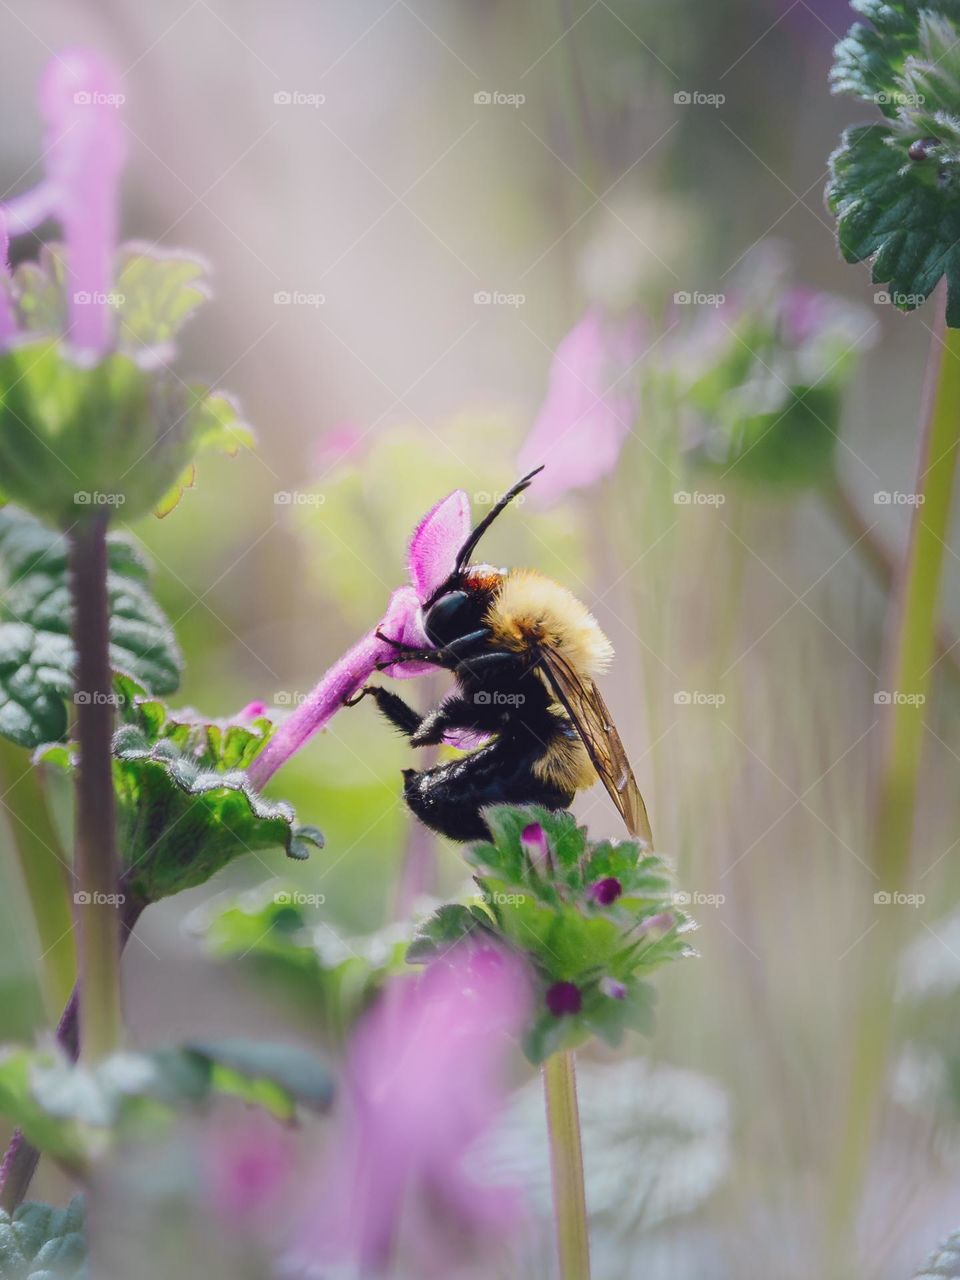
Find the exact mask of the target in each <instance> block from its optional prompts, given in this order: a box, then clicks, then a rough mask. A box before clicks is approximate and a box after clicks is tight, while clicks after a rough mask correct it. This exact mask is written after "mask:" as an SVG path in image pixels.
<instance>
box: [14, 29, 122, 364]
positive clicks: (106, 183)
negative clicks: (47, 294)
mask: <svg viewBox="0 0 960 1280" xmlns="http://www.w3.org/2000/svg"><path fill="white" fill-rule="evenodd" d="M117 84H118V78H117V76H116V74H115V72H114V70H113V68H112V67H111V66H110V65H109V64H108V63H107V62H105V61H104V60H103V59H102V58H100V56H99V55H98V54H96V53H94V52H92V51H91V50H88V49H70V50H67V52H65V53H63V54H60V55H59V56H55V57H54V58H52V59H51V61H50V62H49V63H48V64H47V66H46V69H45V70H44V73H43V78H42V80H41V82H40V110H41V114H42V115H43V118H44V122H45V124H46V132H45V135H44V153H45V159H46V176H45V178H44V179H43V181H42V182H40V183H39V185H38V186H36V187H34V188H33V189H32V190H30V191H27V192H25V193H24V194H23V195H20V196H16V197H15V198H14V199H13V200H11V201H10V202H9V203H8V204H7V206H6V214H7V226H8V230H9V232H10V234H12V235H23V234H25V233H26V232H28V231H34V230H35V229H36V228H37V227H38V226H39V225H40V224H41V223H42V222H45V221H46V219H47V218H56V219H57V221H58V222H59V223H60V226H61V229H62V231H63V236H64V240H65V241H66V246H67V256H66V271H67V289H66V293H67V299H68V304H69V323H68V329H67V335H66V336H67V337H68V338H69V339H70V341H71V343H72V344H73V346H74V347H76V348H77V349H78V350H80V351H84V352H89V353H93V354H94V355H98V356H99V355H102V354H103V353H104V352H105V351H106V350H108V349H109V347H110V345H111V343H112V339H113V324H112V316H111V310H110V307H109V304H108V303H107V300H106V299H107V295H108V294H109V293H110V291H111V288H112V286H113V259H114V253H115V250H116V242H117V217H118V206H119V199H118V191H119V183H120V171H121V169H122V167H123V161H124V155H125V146H124V134H123V126H122V125H121V123H120V119H119V112H118V107H119V106H120V105H121V104H122V102H123V95H122V94H121V93H118V91H117Z"/></svg>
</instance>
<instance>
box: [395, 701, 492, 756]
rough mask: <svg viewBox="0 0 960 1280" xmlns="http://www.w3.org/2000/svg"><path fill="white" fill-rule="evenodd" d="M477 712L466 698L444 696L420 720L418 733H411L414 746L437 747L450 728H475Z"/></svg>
mask: <svg viewBox="0 0 960 1280" xmlns="http://www.w3.org/2000/svg"><path fill="white" fill-rule="evenodd" d="M476 719H477V713H476V710H475V709H474V707H473V706H472V704H471V703H469V702H468V701H467V700H466V698H460V697H456V696H454V697H449V698H444V700H443V702H441V703H440V705H439V706H438V707H434V709H433V710H432V711H428V712H427V714H426V715H425V716H424V717H423V719H422V720H421V721H420V726H419V728H418V729H417V731H416V733H413V734H411V735H410V742H411V745H412V746H414V747H435V746H438V745H439V744H440V743H441V742H442V741H443V736H444V734H445V733H446V732H447V730H448V729H475V728H477V727H478V726H477V724H476Z"/></svg>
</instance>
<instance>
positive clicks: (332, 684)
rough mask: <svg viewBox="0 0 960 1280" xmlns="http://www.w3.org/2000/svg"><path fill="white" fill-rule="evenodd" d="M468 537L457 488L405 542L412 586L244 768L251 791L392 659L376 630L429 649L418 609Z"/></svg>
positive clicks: (399, 671) (466, 512)
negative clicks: (249, 781) (249, 764)
mask: <svg viewBox="0 0 960 1280" xmlns="http://www.w3.org/2000/svg"><path fill="white" fill-rule="evenodd" d="M469 532H470V502H469V499H468V498H467V495H466V494H465V493H464V492H463V490H462V489H457V490H455V491H454V492H453V493H451V494H450V495H449V496H448V497H446V498H444V499H443V500H442V501H441V502H438V503H437V504H436V506H435V507H433V508H431V510H430V511H428V512H427V514H426V515H425V516H424V517H423V519H422V520H421V521H420V523H419V524H418V525H417V527H416V529H415V530H414V534H413V537H412V538H411V540H410V549H409V553H408V556H407V567H408V570H409V573H410V581H411V583H412V584H413V585H412V586H405V587H399V588H398V589H397V590H396V591H394V593H393V595H392V596H391V597H390V603H389V604H388V606H387V612H386V614H385V615H384V617H383V619H382V620H381V622H380V623H379V624H378V626H377V627H376V628H374V630H373V631H371V632H369V633H368V634H367V635H365V636H364V637H363V639H362V640H359V641H358V642H357V643H356V644H355V645H354V646H353V648H352V649H350V650H348V652H347V653H345V654H344V656H343V657H342V658H341V659H340V660H339V661H338V662H335V663H334V664H333V666H332V667H330V669H329V670H328V671H327V672H326V674H325V675H324V676H323V677H322V679H321V680H320V682H319V684H317V685H316V686H315V687H314V689H313V691H312V693H311V694H310V695H309V696H308V697H307V698H306V699H305V701H304V702H303V703H302V704H301V705H300V706H299V707H298V708H297V710H296V711H295V712H294V713H293V715H291V716H290V717H289V719H287V720H285V721H284V722H283V724H282V725H281V726H280V727H279V729H277V731H276V733H275V734H274V735H273V737H272V738H271V739H270V741H269V742H268V743H267V745H266V747H265V748H264V749H263V751H262V752H261V753H260V755H258V756H257V758H256V759H255V760H254V761H253V763H252V765H251V766H250V770H249V776H250V780H251V782H252V783H253V785H254V786H255V787H257V788H260V787H262V786H263V785H264V784H265V783H266V782H267V781H268V780H269V779H270V778H271V777H272V776H273V774H274V773H275V772H276V771H277V769H279V768H280V766H281V765H282V764H284V763H285V762H286V761H287V760H289V758H290V757H291V756H292V755H293V754H294V753H295V752H296V751H299V750H300V748H301V747H302V746H303V745H304V744H305V743H306V742H307V741H308V740H309V739H310V738H312V737H313V735H314V734H315V733H316V732H317V731H318V730H320V729H322V728H323V727H324V725H325V724H327V722H328V721H329V720H330V718H331V717H332V716H333V715H334V714H335V713H336V712H337V711H339V710H340V708H341V707H342V706H343V702H344V699H345V698H349V697H351V696H352V695H353V694H355V693H356V692H357V691H358V690H359V689H360V688H361V687H362V686H363V685H364V684H365V683H366V681H367V679H368V678H369V677H370V676H371V675H372V674H373V673H374V671H375V670H376V668H377V665H378V664H379V663H381V662H387V661H389V659H390V658H391V657H392V656H393V653H394V647H393V646H392V645H390V644H388V643H387V641H385V640H381V639H380V638H379V636H377V634H376V632H377V631H380V632H381V633H382V634H383V635H385V636H390V637H391V639H394V640H399V641H401V642H402V643H403V644H406V645H409V646H411V647H414V648H421V649H422V648H430V647H431V645H430V642H429V640H428V639H427V636H426V633H425V632H424V630H423V622H422V618H421V604H422V602H423V601H425V600H427V599H428V598H429V597H430V596H431V595H432V594H433V592H434V591H435V590H436V589H437V587H439V586H440V585H441V583H443V582H444V581H445V580H446V579H447V577H448V576H449V575H450V573H451V572H452V570H453V567H454V563H455V561H456V557H457V552H458V551H459V550H460V547H461V546H462V545H463V543H464V542H465V541H466V538H467V535H468V534H469ZM432 669H433V668H432V667H431V666H430V664H429V663H425V662H407V663H402V664H395V665H394V666H392V667H390V668H388V674H389V675H392V676H395V677H397V678H400V679H404V678H407V677H410V676H418V675H421V674H422V673H423V672H425V671H430V670H432Z"/></svg>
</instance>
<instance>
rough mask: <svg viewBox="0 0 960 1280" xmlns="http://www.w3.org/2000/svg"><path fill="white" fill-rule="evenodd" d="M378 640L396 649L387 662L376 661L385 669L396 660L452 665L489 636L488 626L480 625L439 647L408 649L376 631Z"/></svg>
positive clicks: (396, 661) (382, 669)
mask: <svg viewBox="0 0 960 1280" xmlns="http://www.w3.org/2000/svg"><path fill="white" fill-rule="evenodd" d="M376 635H377V638H378V639H379V640H385V641H386V642H387V644H392V645H393V646H394V648H395V649H396V653H395V655H394V656H393V657H392V658H390V659H389V660H388V661H387V662H378V663H377V670H378V671H385V670H386V669H387V667H393V666H396V664H397V663H398V662H432V663H433V664H434V666H437V667H454V666H456V664H457V663H458V662H460V661H462V659H463V655H464V654H466V653H469V652H470V650H471V649H473V648H476V647H477V646H478V645H483V644H484V643H485V642H486V641H487V639H488V638H489V636H490V631H489V628H487V627H480V628H479V629H478V630H476V631H471V632H470V633H469V634H468V635H465V636H459V637H458V638H457V639H456V640H451V642H450V643H449V644H445V645H444V646H443V647H442V648H441V649H408V648H406V646H404V645H402V644H401V643H400V642H399V641H398V640H392V639H391V638H390V636H385V635H383V634H382V633H381V632H379V631H378V632H376Z"/></svg>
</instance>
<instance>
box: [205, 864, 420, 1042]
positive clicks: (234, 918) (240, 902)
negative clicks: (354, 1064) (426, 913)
mask: <svg viewBox="0 0 960 1280" xmlns="http://www.w3.org/2000/svg"><path fill="white" fill-rule="evenodd" d="M308 896H309V895H304V894H298V892H297V891H296V890H294V889H292V888H288V887H285V886H282V885H281V886H277V885H272V886H267V887H261V888H258V889H256V890H254V891H252V892H250V893H247V894H244V895H243V896H242V897H240V898H239V899H234V898H231V899H229V900H228V901H227V903H226V904H224V903H223V902H215V903H212V904H211V905H210V906H208V907H206V908H204V909H203V911H202V912H201V914H200V917H199V920H198V922H197V925H196V927H197V928H198V929H199V931H200V932H202V933H203V934H204V935H205V937H206V941H207V945H208V947H209V949H210V951H211V952H212V954H213V955H214V956H216V957H217V958H220V959H224V960H230V961H231V963H232V964H236V963H240V964H242V965H243V966H244V967H245V968H246V969H248V970H250V971H251V972H252V973H253V974H254V975H255V977H256V978H257V979H258V981H260V982H262V983H264V984H266V985H267V986H268V987H269V989H270V990H271V991H272V992H274V991H275V992H277V993H278V994H279V995H281V996H282V997H284V998H285V999H287V1000H288V1001H291V1002H292V1003H294V1004H295V1005H296V1006H298V1007H299V1008H301V1009H302V1010H303V1012H304V1014H305V1016H306V1017H307V1019H308V1020H309V1022H310V1023H311V1025H317V1024H319V1025H320V1026H322V1027H323V1028H324V1030H326V1031H327V1032H328V1033H329V1034H331V1035H333V1036H334V1037H335V1038H337V1039H340V1038H343V1037H344V1036H345V1034H346V1033H347V1031H348V1030H349V1029H350V1027H351V1026H352V1025H353V1023H354V1022H355V1021H356V1019H357V1017H358V1016H359V1015H360V1014H361V1013H362V1012H363V1010H364V1009H366V1008H367V1006H368V1005H369V1003H370V1001H371V999H372V998H373V996H374V995H375V993H376V992H377V991H378V990H379V989H380V987H381V986H382V985H383V983H384V982H385V981H386V979H387V978H388V977H389V976H390V975H391V974H395V973H400V972H402V971H403V970H404V968H405V963H406V958H407V945H408V943H409V941H410V936H411V933H412V926H410V925H408V924H407V923H405V922H404V923H400V924H396V925H391V926H389V927H388V928H386V929H383V930H381V931H379V932H378V933H374V934H370V935H367V936H365V937H348V938H341V937H340V936H339V934H337V933H335V932H334V931H333V930H332V929H329V928H326V927H325V926H323V925H322V924H318V923H317V922H316V921H309V920H308V917H307V915H306V913H305V910H304V906H305V905H306V904H305V902H304V899H305V898H306V897H308Z"/></svg>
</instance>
